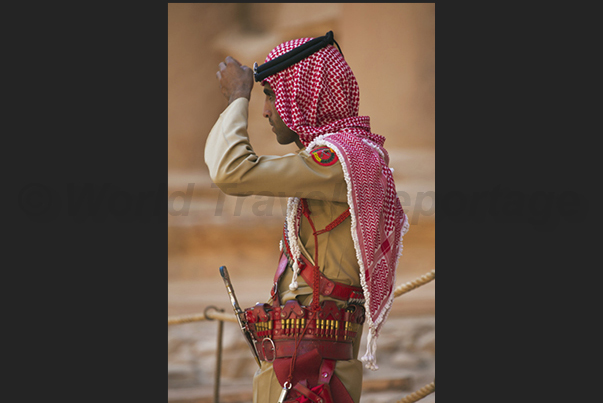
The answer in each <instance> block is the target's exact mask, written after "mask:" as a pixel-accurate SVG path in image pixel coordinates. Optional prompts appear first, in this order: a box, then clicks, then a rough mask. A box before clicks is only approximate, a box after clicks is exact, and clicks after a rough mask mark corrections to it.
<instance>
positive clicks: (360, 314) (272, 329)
mask: <svg viewBox="0 0 603 403" xmlns="http://www.w3.org/2000/svg"><path fill="white" fill-rule="evenodd" d="M245 315H246V319H247V323H248V327H249V330H250V331H251V333H252V335H253V337H254V339H255V340H256V341H261V340H263V339H265V338H267V337H268V338H271V339H273V340H275V341H277V340H281V339H295V338H297V337H298V336H299V335H301V334H302V333H303V335H304V338H308V339H315V340H316V339H318V340H327V341H341V342H350V343H351V342H352V340H353V339H354V338H355V337H356V334H357V332H358V331H359V329H360V326H361V325H362V324H363V323H364V307H363V306H361V305H358V304H349V305H348V306H347V307H346V308H342V309H341V308H337V306H336V304H335V302H333V301H323V302H322V303H321V310H320V311H319V312H318V313H314V312H312V311H310V310H309V309H308V307H303V306H300V305H299V304H298V303H297V302H296V301H288V302H287V303H286V304H285V305H284V306H281V307H272V306H271V305H268V304H259V303H258V304H256V306H255V307H253V308H249V309H247V310H246V311H245ZM306 326H307V329H306V330H305V332H304V328H306Z"/></svg>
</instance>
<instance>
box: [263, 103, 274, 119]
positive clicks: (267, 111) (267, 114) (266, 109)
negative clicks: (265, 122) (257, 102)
mask: <svg viewBox="0 0 603 403" xmlns="http://www.w3.org/2000/svg"><path fill="white" fill-rule="evenodd" d="M271 115H272V113H271V111H270V107H269V105H268V102H264V110H263V112H262V116H263V117H265V118H269V117H270V116H271Z"/></svg>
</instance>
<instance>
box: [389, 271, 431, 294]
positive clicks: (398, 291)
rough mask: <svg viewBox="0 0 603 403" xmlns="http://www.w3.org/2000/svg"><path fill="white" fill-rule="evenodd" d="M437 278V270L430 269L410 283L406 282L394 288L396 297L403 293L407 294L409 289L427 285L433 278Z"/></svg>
mask: <svg viewBox="0 0 603 403" xmlns="http://www.w3.org/2000/svg"><path fill="white" fill-rule="evenodd" d="M434 278H435V270H432V271H430V272H429V273H425V274H423V275H422V276H421V277H419V278H417V279H416V280H413V281H409V282H408V283H404V284H402V285H400V286H398V287H396V289H395V290H394V298H396V297H399V296H400V295H402V294H406V293H407V292H409V291H412V290H414V289H415V288H417V287H420V286H422V285H425V284H427V283H429V282H430V281H431V280H433V279H434Z"/></svg>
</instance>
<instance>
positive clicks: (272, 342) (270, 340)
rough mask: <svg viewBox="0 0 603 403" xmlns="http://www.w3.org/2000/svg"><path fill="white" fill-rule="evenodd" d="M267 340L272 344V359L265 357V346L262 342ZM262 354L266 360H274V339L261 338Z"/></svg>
mask: <svg viewBox="0 0 603 403" xmlns="http://www.w3.org/2000/svg"><path fill="white" fill-rule="evenodd" d="M266 340H268V341H269V342H270V344H272V353H273V354H272V360H268V358H267V357H266V347H265V346H264V342H265V341H266ZM262 354H263V355H264V359H265V361H266V362H270V363H272V362H274V360H275V359H276V345H275V344H274V341H273V340H272V339H271V338H270V337H264V339H262Z"/></svg>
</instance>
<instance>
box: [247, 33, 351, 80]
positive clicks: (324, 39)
mask: <svg viewBox="0 0 603 403" xmlns="http://www.w3.org/2000/svg"><path fill="white" fill-rule="evenodd" d="M333 43H335V45H337V49H339V53H341V55H342V56H343V52H342V51H341V49H340V48H339V44H338V43H337V42H336V41H335V39H333V31H329V32H327V34H326V35H325V36H320V37H318V38H314V39H312V40H309V41H308V42H306V43H304V44H302V45H300V46H298V47H296V48H295V49H292V50H290V51H289V52H287V53H285V54H284V55H280V56H279V57H277V58H275V59H272V60H270V61H269V62H266V63H264V64H262V65H261V66H259V67H258V64H257V63H254V65H253V76H254V77H255V81H262V80H263V79H265V78H266V77H268V76H271V75H273V74H275V73H278V72H279V71H282V70H284V69H286V68H287V67H289V66H291V65H293V64H295V63H297V62H299V61H300V60H302V59H305V58H306V57H308V56H310V55H311V54H313V53H315V52H318V51H319V50H320V49H322V48H324V47H325V46H327V45H332V44H333Z"/></svg>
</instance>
